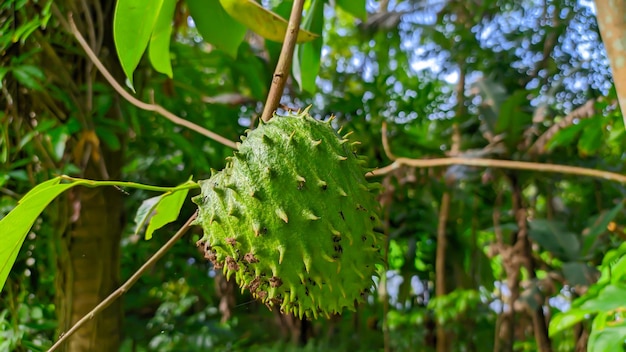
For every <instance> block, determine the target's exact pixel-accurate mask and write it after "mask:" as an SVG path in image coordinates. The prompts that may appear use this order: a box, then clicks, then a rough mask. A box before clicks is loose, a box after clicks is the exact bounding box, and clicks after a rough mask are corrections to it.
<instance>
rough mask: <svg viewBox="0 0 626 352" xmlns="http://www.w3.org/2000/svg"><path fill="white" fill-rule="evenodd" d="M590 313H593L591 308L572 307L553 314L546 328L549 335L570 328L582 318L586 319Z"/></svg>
mask: <svg viewBox="0 0 626 352" xmlns="http://www.w3.org/2000/svg"><path fill="white" fill-rule="evenodd" d="M591 314H593V310H589V309H577V308H573V309H570V310H568V311H566V312H561V313H558V314H556V315H554V317H553V318H552V320H551V321H550V327H549V328H548V331H549V334H550V336H551V337H552V336H554V335H556V334H558V333H560V332H562V331H564V330H567V329H569V328H571V327H572V326H574V325H576V324H578V323H579V322H581V321H582V320H585V319H588V317H589V315H591Z"/></svg>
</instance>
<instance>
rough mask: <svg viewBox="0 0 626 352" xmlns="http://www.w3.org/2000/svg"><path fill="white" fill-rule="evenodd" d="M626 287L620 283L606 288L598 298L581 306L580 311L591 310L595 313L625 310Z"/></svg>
mask: <svg viewBox="0 0 626 352" xmlns="http://www.w3.org/2000/svg"><path fill="white" fill-rule="evenodd" d="M624 297H626V286H625V285H624V284H620V283H614V284H611V285H607V286H605V287H604V288H603V289H602V290H601V291H600V293H599V294H598V296H597V297H595V298H593V299H590V300H588V301H586V302H585V303H583V304H582V305H581V306H580V309H585V310H590V311H594V312H608V311H613V310H616V309H618V308H621V309H623V308H625V307H626V301H625V300H624Z"/></svg>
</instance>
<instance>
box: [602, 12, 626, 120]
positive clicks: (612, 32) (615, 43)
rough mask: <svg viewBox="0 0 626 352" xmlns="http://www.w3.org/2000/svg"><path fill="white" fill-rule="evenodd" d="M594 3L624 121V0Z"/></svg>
mask: <svg viewBox="0 0 626 352" xmlns="http://www.w3.org/2000/svg"><path fill="white" fill-rule="evenodd" d="M595 3H596V11H597V19H598V27H599V28H600V36H602V42H603V43H604V47H605V49H606V54H607V56H608V57H609V62H610V63H611V70H612V71H613V82H615V90H616V91H617V98H618V100H619V105H620V107H621V109H622V114H623V115H624V121H626V114H625V113H624V109H626V60H625V59H624V58H625V57H626V0H598V1H596V2H595ZM625 123H626V122H625Z"/></svg>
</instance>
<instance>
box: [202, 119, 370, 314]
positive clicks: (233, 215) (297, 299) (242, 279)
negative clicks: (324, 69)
mask: <svg viewBox="0 0 626 352" xmlns="http://www.w3.org/2000/svg"><path fill="white" fill-rule="evenodd" d="M351 148H352V144H351V143H350V142H349V140H348V139H346V138H342V137H340V136H339V135H338V134H337V133H336V132H335V131H334V130H333V129H332V127H331V126H330V123H327V122H320V121H317V120H315V119H313V118H312V117H310V116H309V115H308V114H307V113H306V112H304V113H302V114H298V115H292V116H274V117H273V118H272V120H270V121H269V122H267V123H263V124H261V125H260V126H259V127H258V128H257V129H255V130H253V131H250V132H248V134H247V136H246V137H242V143H241V145H240V146H239V150H238V151H237V152H235V154H234V156H233V157H231V158H229V159H227V160H228V163H227V166H226V168H225V169H224V170H222V171H220V172H217V173H215V174H213V175H212V176H211V178H209V179H208V180H204V181H200V182H199V183H200V185H201V189H202V193H201V194H200V195H199V196H197V197H195V198H194V199H193V201H194V202H195V203H196V204H198V207H199V213H198V219H197V220H196V223H197V224H199V225H201V226H202V227H203V229H204V233H205V234H204V237H203V238H202V239H201V240H200V241H198V246H199V247H200V248H201V250H203V251H204V253H205V258H207V259H209V260H210V261H211V262H212V263H213V264H214V266H215V268H217V269H222V270H223V271H224V274H225V275H226V277H227V278H230V277H232V276H233V275H234V276H235V279H236V281H237V283H238V284H239V286H240V287H241V288H242V291H243V290H244V289H248V290H250V292H251V293H252V294H253V296H254V297H256V298H258V299H260V300H261V301H262V302H263V303H265V304H266V305H267V306H268V307H270V308H271V307H280V310H281V311H282V312H285V313H293V314H294V315H297V316H299V317H300V318H302V316H306V317H313V318H317V316H318V315H320V314H322V315H324V316H329V315H330V314H333V313H340V312H341V311H342V310H343V308H344V307H348V308H349V309H351V310H354V309H355V308H354V307H355V303H358V302H361V301H363V298H364V296H365V295H366V294H367V293H368V292H369V290H370V288H371V286H372V276H373V275H375V273H376V269H375V264H379V263H382V260H381V254H380V249H379V245H380V244H381V243H382V235H381V234H379V233H377V232H376V231H375V230H374V226H376V225H377V224H378V222H379V217H378V212H379V204H378V202H377V201H376V199H375V195H374V192H375V191H377V190H378V185H377V184H370V183H368V182H367V181H366V179H365V176H364V173H365V170H364V169H363V167H362V164H363V163H364V161H363V160H361V159H360V158H359V157H357V156H356V154H355V153H354V152H353V151H352V150H351Z"/></svg>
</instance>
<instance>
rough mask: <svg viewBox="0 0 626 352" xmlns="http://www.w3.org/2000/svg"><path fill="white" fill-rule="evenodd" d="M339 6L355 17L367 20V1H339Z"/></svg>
mask: <svg viewBox="0 0 626 352" xmlns="http://www.w3.org/2000/svg"><path fill="white" fill-rule="evenodd" d="M336 3H337V6H339V7H341V8H342V9H344V10H346V11H347V12H349V13H350V14H352V15H353V16H354V17H357V18H359V19H361V20H363V21H364V20H365V18H366V17H367V11H366V10H365V0H337V2H336Z"/></svg>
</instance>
